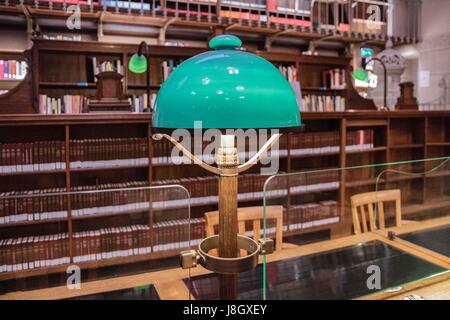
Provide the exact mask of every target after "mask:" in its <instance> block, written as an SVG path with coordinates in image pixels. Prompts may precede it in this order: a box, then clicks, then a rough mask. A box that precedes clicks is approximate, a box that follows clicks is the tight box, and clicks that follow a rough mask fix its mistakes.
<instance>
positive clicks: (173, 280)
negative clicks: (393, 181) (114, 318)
mask: <svg viewBox="0 0 450 320" xmlns="http://www.w3.org/2000/svg"><path fill="white" fill-rule="evenodd" d="M445 225H450V217H445V218H439V219H432V220H428V221H421V222H416V223H410V224H407V225H402V226H401V227H395V228H389V229H387V230H386V231H378V232H369V233H365V234H359V235H352V236H347V237H343V238H338V239H333V240H328V241H321V242H317V243H312V244H307V245H302V246H298V247H295V248H289V249H283V250H281V251H279V252H275V253H273V254H271V255H268V256H267V262H273V261H279V260H284V259H289V258H294V257H301V256H306V255H310V254H314V253H319V252H324V251H329V250H334V249H338V248H343V247H348V246H352V245H355V244H358V243H364V242H368V241H373V240H379V241H382V242H384V243H387V244H389V245H391V246H392V247H394V248H396V249H399V250H402V251H405V252H407V253H409V254H412V255H414V256H416V257H419V258H421V259H424V260H427V261H429V262H432V263H434V264H436V265H439V266H441V267H443V268H446V269H448V270H450V258H449V257H446V256H443V255H440V254H438V253H436V252H433V251H430V250H428V249H425V248H422V247H418V246H416V245H414V244H411V243H409V242H406V241H404V240H402V239H399V238H396V239H394V240H389V239H388V238H387V232H388V231H394V232H395V233H396V234H405V233H409V232H413V231H420V230H426V229H431V228H435V227H439V226H445ZM208 273H210V271H208V270H206V269H204V268H202V267H201V266H198V267H197V268H194V269H191V270H190V274H191V276H192V277H195V276H199V275H204V274H208ZM188 276H189V270H182V269H181V268H175V269H168V270H162V271H153V272H148V273H142V274H136V275H130V276H123V277H115V278H109V279H104V280H97V281H90V282H86V283H82V284H81V289H79V290H70V289H68V288H67V287H66V286H60V287H53V288H46V289H40V290H33V291H25V292H11V293H6V294H3V295H0V300H5V299H64V298H71V297H76V296H84V295H91V294H96V293H101V292H107V291H115V290H120V289H125V288H131V287H136V286H142V285H148V284H153V285H154V286H155V288H156V290H157V292H158V294H159V296H160V298H161V299H177V300H178V299H180V300H186V299H189V291H188V289H187V287H186V285H185V284H184V282H183V279H185V278H187V277H188ZM408 294H417V295H420V296H423V297H424V298H425V299H450V272H447V273H443V274H441V275H438V276H435V277H432V278H428V279H425V280H421V281H417V282H414V283H409V284H407V285H404V286H403V287H402V288H401V290H400V291H397V292H377V293H374V294H372V295H369V296H365V297H362V298H361V299H371V300H372V299H403V298H404V297H405V296H406V295H408Z"/></svg>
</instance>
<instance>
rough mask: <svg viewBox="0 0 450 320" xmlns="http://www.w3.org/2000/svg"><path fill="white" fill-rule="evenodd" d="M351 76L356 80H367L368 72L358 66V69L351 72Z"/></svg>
mask: <svg viewBox="0 0 450 320" xmlns="http://www.w3.org/2000/svg"><path fill="white" fill-rule="evenodd" d="M352 76H353V78H355V79H357V80H360V81H367V79H368V78H369V73H368V72H367V71H365V70H364V69H362V68H358V70H356V71H355V72H353V73H352Z"/></svg>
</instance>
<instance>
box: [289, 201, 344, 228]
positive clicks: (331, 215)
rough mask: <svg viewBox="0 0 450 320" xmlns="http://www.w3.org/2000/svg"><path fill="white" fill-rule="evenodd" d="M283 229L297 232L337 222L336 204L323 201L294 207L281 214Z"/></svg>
mask: <svg viewBox="0 0 450 320" xmlns="http://www.w3.org/2000/svg"><path fill="white" fill-rule="evenodd" d="M283 215H284V217H283V229H284V231H287V230H297V229H306V228H311V227H317V226H320V225H324V224H331V223H337V222H339V209H338V202H337V201H334V200H325V201H320V202H318V203H305V204H300V205H294V206H291V207H289V209H285V210H284V212H283Z"/></svg>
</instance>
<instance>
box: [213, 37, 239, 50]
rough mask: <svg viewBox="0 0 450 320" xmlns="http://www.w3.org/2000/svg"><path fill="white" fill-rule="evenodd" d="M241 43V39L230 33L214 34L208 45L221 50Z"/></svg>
mask: <svg viewBox="0 0 450 320" xmlns="http://www.w3.org/2000/svg"><path fill="white" fill-rule="evenodd" d="M241 45H242V41H241V39H239V38H238V37H236V36H233V35H231V34H221V35H220V36H216V37H214V38H212V39H211V40H210V41H209V47H210V48H211V49H216V50H221V49H231V50H232V49H235V48H239V47H240V46H241Z"/></svg>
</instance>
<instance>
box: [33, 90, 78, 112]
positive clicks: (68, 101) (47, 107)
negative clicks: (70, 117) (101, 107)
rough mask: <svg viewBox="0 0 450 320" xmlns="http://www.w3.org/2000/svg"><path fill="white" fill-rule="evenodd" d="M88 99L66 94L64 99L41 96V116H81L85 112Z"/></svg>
mask: <svg viewBox="0 0 450 320" xmlns="http://www.w3.org/2000/svg"><path fill="white" fill-rule="evenodd" d="M86 106H87V98H86V97H84V96H80V95H69V94H66V95H64V96H63V97H62V98H52V97H49V96H47V95H45V94H41V95H39V113H40V114H79V113H83V112H85V107H86Z"/></svg>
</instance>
